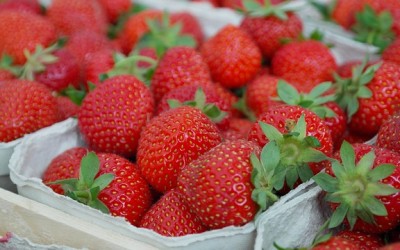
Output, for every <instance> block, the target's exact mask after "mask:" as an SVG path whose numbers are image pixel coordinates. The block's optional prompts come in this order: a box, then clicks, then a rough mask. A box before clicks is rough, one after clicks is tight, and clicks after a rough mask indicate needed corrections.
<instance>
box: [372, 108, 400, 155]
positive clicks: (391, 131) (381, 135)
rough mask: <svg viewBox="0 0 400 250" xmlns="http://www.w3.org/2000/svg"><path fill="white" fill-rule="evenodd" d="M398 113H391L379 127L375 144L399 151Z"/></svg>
mask: <svg viewBox="0 0 400 250" xmlns="http://www.w3.org/2000/svg"><path fill="white" fill-rule="evenodd" d="M399 129H400V113H399V112H396V113H394V114H393V115H391V116H390V117H389V118H388V119H387V120H386V121H384V122H383V123H382V125H381V126H380V127H379V131H378V137H377V139H376V145H377V146H378V147H382V148H387V149H390V150H393V151H395V152H398V153H400V131H399Z"/></svg>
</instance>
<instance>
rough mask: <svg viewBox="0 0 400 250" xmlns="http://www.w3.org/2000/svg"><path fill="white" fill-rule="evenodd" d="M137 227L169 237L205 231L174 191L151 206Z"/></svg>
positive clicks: (180, 196) (183, 199)
mask: <svg viewBox="0 0 400 250" xmlns="http://www.w3.org/2000/svg"><path fill="white" fill-rule="evenodd" d="M139 227H142V228H148V229H151V230H153V231H155V232H157V233H159V234H161V235H164V236H169V237H179V236H183V235H188V234H196V233H202V232H205V231H206V230H207V228H206V227H205V226H204V225H203V224H202V223H201V222H200V219H199V218H198V217H197V215H196V214H194V213H193V212H191V211H190V207H189V206H188V205H187V204H186V200H185V198H184V197H183V196H182V194H181V193H179V192H178V191H177V190H175V189H172V190H170V191H168V192H167V193H165V194H164V195H163V196H162V197H161V198H160V199H159V200H158V201H157V202H156V203H155V204H153V206H152V207H151V208H150V209H149V210H148V211H147V212H146V214H145V215H144V216H143V218H142V220H141V221H140V224H139Z"/></svg>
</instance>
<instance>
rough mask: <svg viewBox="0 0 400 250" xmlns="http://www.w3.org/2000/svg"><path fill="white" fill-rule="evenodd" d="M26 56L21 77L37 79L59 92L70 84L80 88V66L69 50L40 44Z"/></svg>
mask: <svg viewBox="0 0 400 250" xmlns="http://www.w3.org/2000/svg"><path fill="white" fill-rule="evenodd" d="M26 57H27V62H26V63H25V64H24V66H23V69H22V74H21V77H20V78H22V79H27V80H36V81H38V82H40V83H42V84H44V85H46V86H47V87H49V88H50V89H51V90H54V91H57V92H61V91H62V90H63V89H66V88H67V87H68V86H72V87H74V88H79V84H80V80H81V79H80V66H79V64H78V61H77V59H76V58H75V56H74V55H73V54H72V53H71V52H70V51H69V50H67V49H57V47H56V46H51V47H49V48H46V49H43V48H42V47H41V46H38V47H36V50H35V52H34V53H32V54H31V53H26Z"/></svg>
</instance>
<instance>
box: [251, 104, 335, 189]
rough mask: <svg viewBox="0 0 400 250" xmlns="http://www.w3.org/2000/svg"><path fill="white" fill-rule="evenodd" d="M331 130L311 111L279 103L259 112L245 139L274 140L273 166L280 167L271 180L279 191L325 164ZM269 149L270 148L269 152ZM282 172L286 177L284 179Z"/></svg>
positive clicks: (313, 173) (303, 178) (302, 179)
mask: <svg viewBox="0 0 400 250" xmlns="http://www.w3.org/2000/svg"><path fill="white" fill-rule="evenodd" d="M330 133H331V131H330V130H329V129H328V128H327V127H326V124H325V122H324V121H323V120H322V119H321V118H320V117H318V116H317V115H316V114H315V113H314V112H312V111H310V110H308V109H305V108H303V107H300V106H289V105H281V106H277V107H275V108H272V109H270V110H269V111H268V112H266V113H264V114H262V115H261V116H260V117H259V118H258V121H257V122H256V123H255V124H254V126H253V127H252V129H251V130H250V133H249V136H248V139H249V140H250V141H254V142H256V143H257V144H258V145H259V146H261V147H263V146H265V145H268V144H270V142H274V143H275V144H276V145H275V146H274V148H272V149H271V150H273V151H278V152H279V156H278V159H281V160H280V161H279V162H278V163H277V164H276V166H275V168H278V169H279V171H278V170H276V171H278V172H280V171H284V173H285V174H284V175H283V174H282V176H281V179H279V181H278V182H277V183H276V184H274V185H275V189H277V190H281V189H282V188H284V187H285V189H284V190H283V191H282V192H283V193H285V192H287V191H289V190H287V189H286V186H284V184H285V183H286V184H287V186H288V187H289V188H291V189H292V188H293V187H295V186H297V184H300V183H301V182H299V177H300V180H301V181H302V182H305V181H307V180H309V179H310V178H311V177H312V176H313V175H315V174H317V173H318V172H320V171H321V170H322V169H323V168H324V167H325V160H326V159H327V157H330V156H331V155H332V153H333V143H332V137H331V134H330ZM269 153H271V154H272V153H273V152H269ZM285 175H286V180H285Z"/></svg>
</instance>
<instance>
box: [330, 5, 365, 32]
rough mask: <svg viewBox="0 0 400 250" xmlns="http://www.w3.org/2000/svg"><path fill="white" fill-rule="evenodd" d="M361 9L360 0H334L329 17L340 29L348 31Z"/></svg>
mask: <svg viewBox="0 0 400 250" xmlns="http://www.w3.org/2000/svg"><path fill="white" fill-rule="evenodd" d="M362 8H363V1H360V0H336V1H335V3H334V4H333V7H332V10H331V13H330V17H331V18H332V20H333V21H335V22H336V23H337V24H338V25H340V26H341V27H343V28H345V29H347V30H350V28H351V26H353V24H354V23H355V22H356V13H357V12H359V11H361V10H362Z"/></svg>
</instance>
